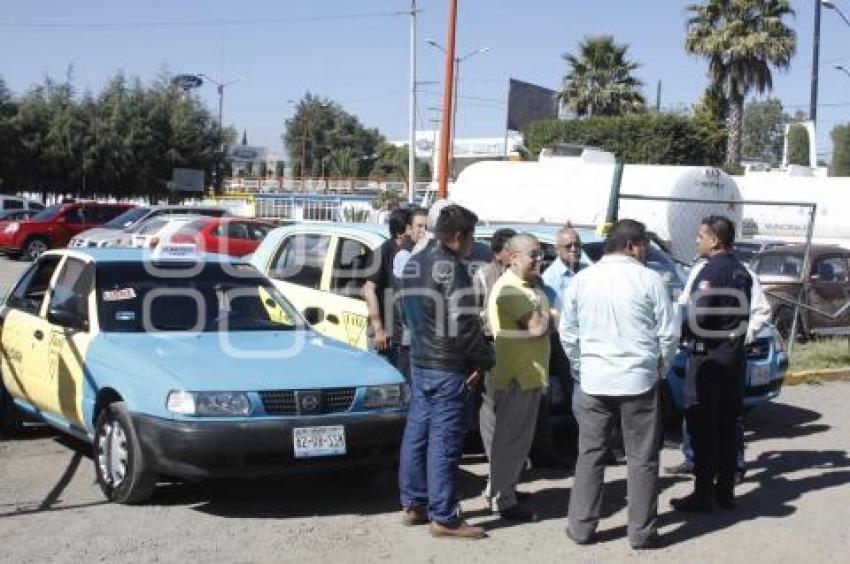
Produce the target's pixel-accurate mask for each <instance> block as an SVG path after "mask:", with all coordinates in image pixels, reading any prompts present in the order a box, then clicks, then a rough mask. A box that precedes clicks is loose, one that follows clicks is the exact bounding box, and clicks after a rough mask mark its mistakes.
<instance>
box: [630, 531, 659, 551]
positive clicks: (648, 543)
mask: <svg viewBox="0 0 850 564" xmlns="http://www.w3.org/2000/svg"><path fill="white" fill-rule="evenodd" d="M663 546H664V543H663V540H662V538H661V535H659V534H658V533H652V534H651V535H649V536H648V537H647V538H646V540H645V541H643V542H641V543H637V544H632V548H633V549H634V550H653V549H656V548H662V547H663Z"/></svg>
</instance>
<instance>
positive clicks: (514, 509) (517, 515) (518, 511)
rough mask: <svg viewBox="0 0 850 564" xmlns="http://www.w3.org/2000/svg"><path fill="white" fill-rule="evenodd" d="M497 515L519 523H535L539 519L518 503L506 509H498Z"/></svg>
mask: <svg viewBox="0 0 850 564" xmlns="http://www.w3.org/2000/svg"><path fill="white" fill-rule="evenodd" d="M499 516H500V517H501V518H502V519H506V520H508V521H517V522H520V523H535V522H537V521H539V520H540V517H539V516H538V515H537V513H535V512H534V511H532V510H531V509H528V508H527V507H524V506H522V505H520V504H516V505H513V506H511V507H508V508H507V509H502V510H501V511H499Z"/></svg>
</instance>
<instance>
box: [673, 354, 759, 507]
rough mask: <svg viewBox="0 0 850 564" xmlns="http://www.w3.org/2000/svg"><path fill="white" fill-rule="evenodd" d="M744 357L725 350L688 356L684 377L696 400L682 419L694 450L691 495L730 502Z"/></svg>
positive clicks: (732, 490) (735, 464) (732, 488)
mask: <svg viewBox="0 0 850 564" xmlns="http://www.w3.org/2000/svg"><path fill="white" fill-rule="evenodd" d="M744 370H745V364H744V356H743V354H737V353H734V352H733V353H729V352H726V351H717V352H709V353H708V354H705V355H691V357H690V359H689V360H688V375H687V377H688V378H689V379H691V381H692V382H693V387H692V390H694V391H695V392H696V397H695V398H688V400H687V403H688V405H687V408H686V410H685V417H686V420H687V424H688V429H689V430H690V434H691V442H692V444H693V449H694V476H695V481H694V493H695V494H696V495H697V496H698V497H701V498H704V499H707V498H708V497H709V496H711V495H712V494H713V495H716V496H717V497H718V498H723V499H731V498H732V497H733V493H734V486H735V472H736V470H737V466H738V465H737V458H738V430H737V420H738V416H739V415H740V413H741V385H740V382H741V380H742V377H743V376H742V372H743V371H744Z"/></svg>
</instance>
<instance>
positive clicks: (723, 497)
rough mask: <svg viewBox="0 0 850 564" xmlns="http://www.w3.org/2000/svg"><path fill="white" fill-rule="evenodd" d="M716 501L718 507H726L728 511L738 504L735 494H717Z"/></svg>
mask: <svg viewBox="0 0 850 564" xmlns="http://www.w3.org/2000/svg"><path fill="white" fill-rule="evenodd" d="M714 503H716V504H717V507H719V508H721V509H725V510H727V511H732V510H733V509H735V508H736V507H738V504H737V503H735V494H732V493H730V494H717V495H715V496H714Z"/></svg>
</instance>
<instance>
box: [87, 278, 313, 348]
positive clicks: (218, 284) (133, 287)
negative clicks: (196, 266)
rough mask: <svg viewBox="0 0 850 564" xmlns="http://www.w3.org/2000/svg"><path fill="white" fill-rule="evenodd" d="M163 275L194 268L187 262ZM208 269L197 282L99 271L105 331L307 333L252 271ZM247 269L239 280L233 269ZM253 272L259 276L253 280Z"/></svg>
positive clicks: (101, 319) (276, 293)
mask: <svg viewBox="0 0 850 564" xmlns="http://www.w3.org/2000/svg"><path fill="white" fill-rule="evenodd" d="M156 266H157V269H158V270H160V269H169V268H171V269H175V270H177V271H180V270H183V271H185V269H187V268H191V266H193V265H190V264H186V263H183V262H167V263H161V264H157V265H156ZM228 266H229V267H230V268H228V269H224V268H223V267H222V265H220V264H218V263H208V264H204V265H203V268H202V269H201V271H200V272H199V273H198V274H197V275H195V276H192V277H186V278H183V277H174V278H172V277H160V276H156V275H155V274H154V273H153V271H152V270H151V269H150V268H146V267H145V265H144V264H141V263H131V262H118V263H100V264H98V265H97V286H96V292H97V302H98V320H99V325H100V328H101V330H102V331H105V332H112V333H142V332H158V331H178V332H179V331H193V332H194V331H203V332H232V331H283V330H292V329H296V328H304V327H305V325H304V322H303V320H302V318H301V317H300V316H299V315H298V314H297V313H295V310H294V309H293V308H292V306H291V305H290V304H289V302H288V301H286V298H284V297H283V295H282V294H281V293H280V292H279V291H278V290H277V289H276V288H275V287H274V285H272V284H271V282H269V281H268V279H266V278H264V277H262V276H260V275H259V273H258V272H256V270H254V269H253V268H252V267H251V266H249V265H228ZM234 267H235V268H237V269H240V268H242V267H244V269H245V272H242V273H240V275H238V276H237V275H234V274H233V272H232V270H231V269H232V268H234ZM250 271H253V272H254V273H255V274H256V276H251V275H250Z"/></svg>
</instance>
